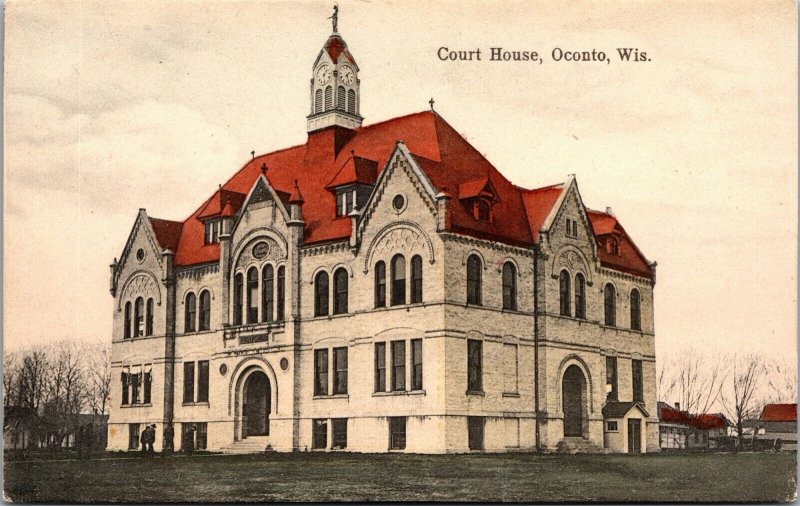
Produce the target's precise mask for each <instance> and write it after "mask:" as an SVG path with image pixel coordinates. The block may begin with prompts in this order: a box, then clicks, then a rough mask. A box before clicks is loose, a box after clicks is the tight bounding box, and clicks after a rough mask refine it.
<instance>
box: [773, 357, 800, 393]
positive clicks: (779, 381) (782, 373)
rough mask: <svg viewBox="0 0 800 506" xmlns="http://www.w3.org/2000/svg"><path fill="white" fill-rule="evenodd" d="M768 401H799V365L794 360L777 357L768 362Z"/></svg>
mask: <svg viewBox="0 0 800 506" xmlns="http://www.w3.org/2000/svg"><path fill="white" fill-rule="evenodd" d="M766 368H767V389H768V393H767V399H766V400H767V402H769V403H787V404H791V403H796V402H797V367H796V366H795V364H794V362H789V361H787V360H786V359H776V360H773V361H770V362H768V363H767V367H766Z"/></svg>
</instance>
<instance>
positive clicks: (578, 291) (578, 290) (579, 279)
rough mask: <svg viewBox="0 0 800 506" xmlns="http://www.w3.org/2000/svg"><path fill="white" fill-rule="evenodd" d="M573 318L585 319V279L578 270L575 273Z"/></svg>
mask: <svg viewBox="0 0 800 506" xmlns="http://www.w3.org/2000/svg"><path fill="white" fill-rule="evenodd" d="M575 318H581V319H583V320H585V319H586V280H585V279H584V277H583V274H581V273H580V272H579V273H577V274H576V275H575Z"/></svg>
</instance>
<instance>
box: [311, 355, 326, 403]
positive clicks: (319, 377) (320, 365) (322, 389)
mask: <svg viewBox="0 0 800 506" xmlns="http://www.w3.org/2000/svg"><path fill="white" fill-rule="evenodd" d="M314 395H328V350H314Z"/></svg>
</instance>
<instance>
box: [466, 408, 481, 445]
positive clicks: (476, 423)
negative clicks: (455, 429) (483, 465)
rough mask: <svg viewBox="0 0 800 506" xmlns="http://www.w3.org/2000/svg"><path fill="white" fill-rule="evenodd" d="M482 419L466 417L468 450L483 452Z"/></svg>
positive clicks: (479, 417)
mask: <svg viewBox="0 0 800 506" xmlns="http://www.w3.org/2000/svg"><path fill="white" fill-rule="evenodd" d="M483 425H484V423H483V417H482V416H468V417H467V432H468V438H469V449H470V450H483Z"/></svg>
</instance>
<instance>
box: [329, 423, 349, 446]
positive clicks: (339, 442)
mask: <svg viewBox="0 0 800 506" xmlns="http://www.w3.org/2000/svg"><path fill="white" fill-rule="evenodd" d="M331 424H332V425H333V427H332V429H333V448H334V449H335V450H343V449H345V448H347V418H334V419H333V420H331Z"/></svg>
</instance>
